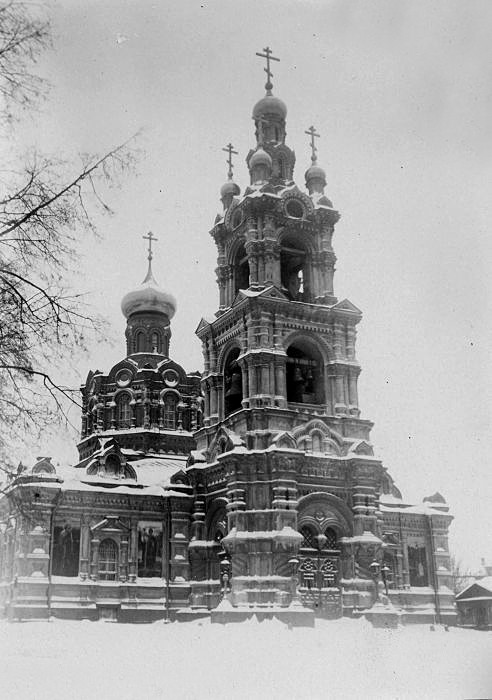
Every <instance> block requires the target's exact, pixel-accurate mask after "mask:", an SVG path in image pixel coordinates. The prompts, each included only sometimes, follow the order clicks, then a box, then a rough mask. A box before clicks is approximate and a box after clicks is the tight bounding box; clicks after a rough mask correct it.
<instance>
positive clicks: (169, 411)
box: [163, 394, 178, 430]
mask: <svg viewBox="0 0 492 700" xmlns="http://www.w3.org/2000/svg"><path fill="white" fill-rule="evenodd" d="M177 406H178V397H177V396H176V395H175V394H167V396H165V397H164V416H163V418H164V420H163V423H164V430H176V410H177Z"/></svg>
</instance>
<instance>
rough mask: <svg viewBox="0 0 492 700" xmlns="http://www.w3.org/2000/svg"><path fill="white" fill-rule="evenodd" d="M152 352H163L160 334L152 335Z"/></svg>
mask: <svg viewBox="0 0 492 700" xmlns="http://www.w3.org/2000/svg"><path fill="white" fill-rule="evenodd" d="M151 344H152V352H160V351H161V338H160V335H159V333H152V340H151Z"/></svg>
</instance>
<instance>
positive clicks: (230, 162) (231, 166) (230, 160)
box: [222, 143, 238, 180]
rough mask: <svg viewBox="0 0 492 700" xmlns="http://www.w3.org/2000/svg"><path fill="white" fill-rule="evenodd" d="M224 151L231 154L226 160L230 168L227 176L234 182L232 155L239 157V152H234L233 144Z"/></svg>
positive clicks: (229, 144)
mask: <svg viewBox="0 0 492 700" xmlns="http://www.w3.org/2000/svg"><path fill="white" fill-rule="evenodd" d="M222 150H223V151H225V152H226V153H228V154H229V157H228V159H227V160H226V163H227V165H228V166H229V172H228V173H227V176H228V178H229V179H230V180H232V168H233V167H234V166H233V163H232V155H233V154H234V155H235V156H237V155H238V152H237V151H235V150H234V146H233V145H232V143H228V144H227V146H226V147H225V148H223V149H222Z"/></svg>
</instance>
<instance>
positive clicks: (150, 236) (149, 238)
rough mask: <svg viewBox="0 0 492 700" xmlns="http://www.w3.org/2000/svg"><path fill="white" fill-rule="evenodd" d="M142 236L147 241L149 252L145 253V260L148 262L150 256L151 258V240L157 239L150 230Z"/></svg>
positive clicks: (150, 258)
mask: <svg viewBox="0 0 492 700" xmlns="http://www.w3.org/2000/svg"><path fill="white" fill-rule="evenodd" d="M142 238H143V239H144V240H146V241H148V242H149V247H148V252H149V254H148V255H147V260H148V261H149V262H150V261H151V260H152V258H153V255H152V242H153V241H158V240H159V239H158V238H156V237H155V236H154V234H153V233H152V231H149V232H148V234H147V235H146V236H142Z"/></svg>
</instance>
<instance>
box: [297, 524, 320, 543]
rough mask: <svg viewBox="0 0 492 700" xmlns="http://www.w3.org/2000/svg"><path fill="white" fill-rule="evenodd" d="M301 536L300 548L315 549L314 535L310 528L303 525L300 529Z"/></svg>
mask: <svg viewBox="0 0 492 700" xmlns="http://www.w3.org/2000/svg"><path fill="white" fill-rule="evenodd" d="M301 535H302V536H303V537H304V540H303V541H302V544H301V547H307V548H309V549H316V548H317V541H316V533H315V531H314V530H313V528H312V527H309V525H303V527H301Z"/></svg>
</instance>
